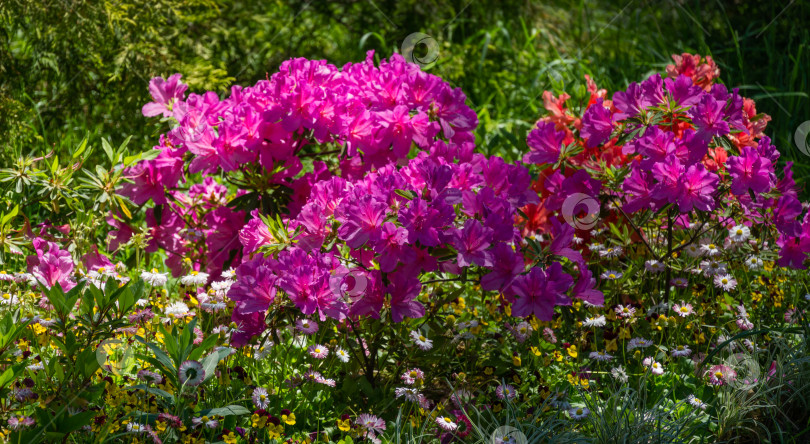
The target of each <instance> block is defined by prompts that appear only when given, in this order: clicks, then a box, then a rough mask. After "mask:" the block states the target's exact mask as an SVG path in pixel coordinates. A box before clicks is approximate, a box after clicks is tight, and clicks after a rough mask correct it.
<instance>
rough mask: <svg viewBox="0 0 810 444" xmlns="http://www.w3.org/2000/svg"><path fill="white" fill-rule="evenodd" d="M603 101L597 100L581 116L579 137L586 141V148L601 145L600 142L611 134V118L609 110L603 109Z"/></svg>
mask: <svg viewBox="0 0 810 444" xmlns="http://www.w3.org/2000/svg"><path fill="white" fill-rule="evenodd" d="M603 101H604V100H603V99H601V98H599V99H597V100H596V103H594V104H593V105H591V106H590V107H589V108H588V109H587V110H585V114H583V115H582V130H581V131H580V136H582V138H584V139H587V146H588V148H593V147H595V146H597V145H601V144H602V142H604V141H605V140H607V139H609V138H610V133H612V132H613V116H612V115H611V113H610V110H609V109H607V108H605V107H604V105H602V103H603Z"/></svg>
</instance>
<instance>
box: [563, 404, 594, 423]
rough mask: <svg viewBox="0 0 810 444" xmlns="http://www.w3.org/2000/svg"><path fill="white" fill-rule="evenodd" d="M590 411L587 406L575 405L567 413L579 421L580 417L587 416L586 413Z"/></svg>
mask: <svg viewBox="0 0 810 444" xmlns="http://www.w3.org/2000/svg"><path fill="white" fill-rule="evenodd" d="M590 413H591V411H590V410H588V408H587V407H577V408H572V409H571V410H569V411H568V415H569V416H571V419H573V420H576V421H579V420H580V419H584V418H587V417H588V415H589V414H590Z"/></svg>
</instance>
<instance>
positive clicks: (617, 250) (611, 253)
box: [599, 246, 624, 259]
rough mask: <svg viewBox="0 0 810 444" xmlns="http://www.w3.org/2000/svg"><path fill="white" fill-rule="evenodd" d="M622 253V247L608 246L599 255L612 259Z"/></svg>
mask: <svg viewBox="0 0 810 444" xmlns="http://www.w3.org/2000/svg"><path fill="white" fill-rule="evenodd" d="M622 253H624V249H623V248H622V247H619V246H615V247H607V248H605V249H603V250H601V251H600V252H599V256H602V257H604V258H608V259H612V258H614V257H619V256H621V254H622Z"/></svg>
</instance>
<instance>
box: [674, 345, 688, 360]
mask: <svg viewBox="0 0 810 444" xmlns="http://www.w3.org/2000/svg"><path fill="white" fill-rule="evenodd" d="M690 354H692V350H689V347H688V346H686V345H679V346H677V347H675V349H673V350H672V357H673V358H682V357H684V358H685V357H687V356H689V355H690Z"/></svg>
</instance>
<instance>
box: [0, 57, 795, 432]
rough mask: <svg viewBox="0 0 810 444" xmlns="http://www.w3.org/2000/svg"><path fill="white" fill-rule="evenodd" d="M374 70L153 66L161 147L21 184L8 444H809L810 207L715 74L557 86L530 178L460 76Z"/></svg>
mask: <svg viewBox="0 0 810 444" xmlns="http://www.w3.org/2000/svg"><path fill="white" fill-rule="evenodd" d="M378 60H379V57H375V54H374V53H373V52H369V53H368V54H367V56H366V59H365V60H362V61H359V62H355V63H349V64H346V65H344V66H342V67H337V66H335V65H332V64H330V63H328V62H327V61H324V60H310V59H306V58H293V59H290V60H287V61H285V62H283V63H282V64H281V65H280V67H279V68H278V70H277V71H275V72H273V73H271V74H269V75H268V76H267V77H266V78H265V79H263V80H259V81H257V82H255V84H253V85H249V86H248V85H234V86H232V87H231V89H230V92H229V94H227V95H225V96H219V95H217V94H216V93H214V92H211V91H191V90H189V88H188V86H187V85H186V84H184V83H183V76H182V75H181V74H174V75H171V76H167V77H156V78H153V79H152V80H151V81H150V82H149V83H148V90H149V93H150V96H151V100H150V101H149V102H148V103H145V104H142V107H141V113H142V114H143V116H145V117H148V118H151V121H152V122H153V124H154V125H155V127H156V128H157V131H158V134H156V135H155V137H154V141H153V143H154V148H152V149H149V150H142V149H137V148H134V147H133V146H132V144H131V143H130V142H129V140H126V141H124V142H123V143H121V144H120V145H118V146H115V144H113V143H111V142H109V141H107V140H104V141H103V142H102V143H101V144H100V146H99V147H95V146H94V145H93V144H92V143H89V142H88V140H87V139H85V140H83V141H81V142H79V143H77V144H76V146H75V147H74V148H73V149H72V150H71V151H70V152H68V153H65V154H62V155H56V154H53V153H51V154H50V155H45V156H20V157H19V159H18V160H17V161H16V163H15V164H13V165H11V166H9V167H8V168H5V169H3V170H0V180H2V181H3V182H4V183H5V184H6V186H7V187H8V190H9V192H10V193H12V194H13V193H16V195H17V196H19V198H18V199H16V202H15V204H14V205H10V206H9V207H8V209H7V210H6V211H5V212H4V213H3V214H2V216H1V217H0V232H2V237H0V243H2V247H3V251H2V254H3V256H2V259H3V261H4V268H3V270H2V271H0V286H2V288H1V289H0V290H2V298H0V303H2V307H0V309H1V310H2V316H3V319H2V322H0V356H2V359H3V367H2V373H0V390H2V394H3V409H2V420H3V428H2V433H3V439H4V440H6V441H8V442H20V443H22V442H26V443H28V442H57V441H62V442H227V443H236V442H273V441H276V442H342V443H349V442H359V441H369V442H442V443H449V442H617V440H618V441H622V442H726V441H727V442H791V441H792V442H801V441H802V439H803V438H804V437H806V436H807V434H808V433H810V428H808V425H809V424H810V423H808V421H809V420H810V417H809V416H808V414H807V411H808V410H807V394H808V393H810V386H808V384H810V373H808V372H810V369H809V368H808V365H810V361H808V356H807V351H808V350H807V347H808V344H807V340H806V337H807V333H808V332H807V328H808V323H807V318H806V310H807V307H808V305H809V304H810V289H808V288H807V278H806V276H807V275H806V271H805V270H806V261H807V253H808V252H810V216H808V215H807V214H808V213H807V209H806V207H807V206H806V205H805V204H803V203H802V201H801V200H800V195H801V194H800V193H801V189H800V187H799V186H798V185H797V184H796V181H795V180H794V178H793V171H792V163H791V162H784V161H781V162H780V158H781V153H780V151H779V149H777V147H776V146H775V145H774V144H773V143H772V140H771V139H770V138H769V137H768V136H767V135H766V133H767V132H768V129H767V125H768V124H769V122H770V121H771V120H772V118H771V117H770V116H768V115H766V114H763V113H761V112H758V111H757V109H756V106H757V105H756V103H755V102H754V101H753V100H751V99H749V98H746V97H744V96H743V95H742V94H741V92H740V91H739V90H738V89H735V88H732V89H729V88H728V87H727V86H725V85H724V84H723V83H722V82H721V79H722V76H721V74H722V72H721V70H720V69H719V67H718V65H717V62H716V61H715V60H714V59H713V58H712V57H710V56H702V55H697V54H689V53H683V54H675V55H673V56H672V60H671V64H669V65H667V66H665V67H663V69H662V70H661V72H658V73H654V74H652V75H649V76H645V77H644V78H640V79H637V82H632V83H629V84H628V85H625V86H624V87H623V88H621V89H620V90H618V91H613V92H608V91H607V90H606V89H603V88H600V87H599V86H598V84H597V82H596V79H594V78H592V77H591V76H589V75H587V76H584V77H583V78H582V80H581V85H582V87H577V88H573V89H572V90H570V93H564V92H558V93H554V92H551V91H547V92H545V93H544V94H543V95H542V103H543V108H544V109H545V111H544V112H543V113H542V115H539V116H537V117H538V120H537V121H536V123H535V124H534V125H532V128H531V129H530V130H529V131H527V132H526V134H524V136H523V137H524V138H525V143H522V144H521V146H522V152H521V153H520V156H518V158H517V159H516V160H512V161H509V160H505V159H504V158H502V157H500V156H497V155H492V154H490V150H489V149H486V150H484V149H482V148H481V147H480V146H479V145H478V143H479V141H480V140H479V138H477V137H476V133H477V131H479V128H478V125H479V116H478V115H477V113H476V112H475V111H474V109H473V108H472V107H471V106H470V104H469V103H468V99H467V97H466V95H465V93H464V91H463V90H462V89H461V88H458V87H454V86H453V85H451V84H450V83H448V82H447V81H445V80H444V79H442V78H441V77H439V76H437V75H434V74H430V73H428V72H426V71H424V70H423V69H422V68H421V67H420V66H419V65H418V64H414V63H410V62H409V61H407V60H406V59H405V58H404V57H403V56H402V55H400V54H393V55H391V56H390V57H388V58H385V59H382V60H379V61H378ZM146 86H147V85H144V87H146ZM98 158H101V159H102V160H101V161H98V160H97V159H98ZM91 165H92V166H91ZM32 205H36V206H38V207H39V208H40V209H43V208H44V209H47V210H48V212H47V213H46V214H50V217H48V218H41V219H39V218H33V217H29V214H27V211H26V210H27V209H28V208H30V207H31V206H32Z"/></svg>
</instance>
